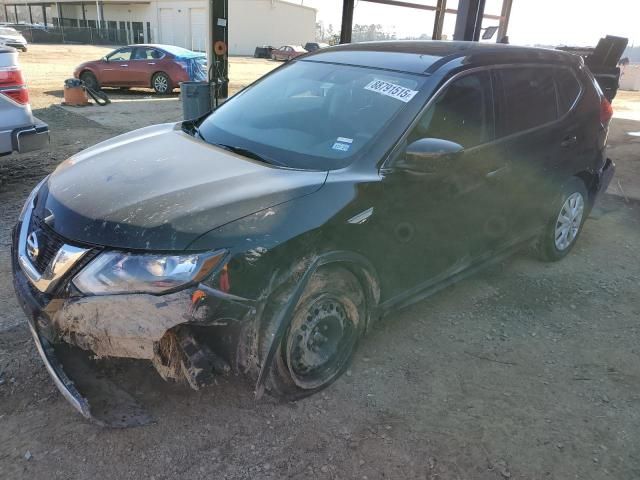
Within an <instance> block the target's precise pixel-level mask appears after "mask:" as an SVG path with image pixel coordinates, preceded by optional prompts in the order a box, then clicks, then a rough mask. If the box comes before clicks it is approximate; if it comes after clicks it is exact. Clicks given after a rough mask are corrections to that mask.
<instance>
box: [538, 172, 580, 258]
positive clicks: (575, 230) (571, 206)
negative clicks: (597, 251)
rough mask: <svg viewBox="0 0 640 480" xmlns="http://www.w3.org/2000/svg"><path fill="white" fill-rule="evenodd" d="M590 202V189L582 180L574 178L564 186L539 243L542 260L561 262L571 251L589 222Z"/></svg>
mask: <svg viewBox="0 0 640 480" xmlns="http://www.w3.org/2000/svg"><path fill="white" fill-rule="evenodd" d="M587 202H588V194H587V189H586V188H585V185H584V183H583V182H582V180H580V179H578V178H575V179H572V180H571V181H570V182H568V183H567V184H566V185H565V186H564V188H563V190H562V194H561V195H560V196H559V197H558V200H557V201H556V204H555V206H554V208H553V210H552V214H551V218H550V219H549V222H548V223H547V225H546V227H545V230H544V232H543V233H542V234H541V236H540V237H539V239H538V254H539V256H540V257H541V259H542V260H545V261H550V262H554V261H558V260H560V259H562V258H564V257H565V256H567V254H568V253H569V252H570V251H571V249H572V248H573V246H574V245H575V243H576V241H577V239H578V235H580V232H581V231H582V225H584V221H585V219H586V215H585V213H586V211H587Z"/></svg>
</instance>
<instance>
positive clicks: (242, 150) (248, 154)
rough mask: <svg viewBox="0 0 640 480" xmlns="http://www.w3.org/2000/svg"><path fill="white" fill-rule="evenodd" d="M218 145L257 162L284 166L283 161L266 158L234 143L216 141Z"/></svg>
mask: <svg viewBox="0 0 640 480" xmlns="http://www.w3.org/2000/svg"><path fill="white" fill-rule="evenodd" d="M215 145H216V146H218V147H221V148H224V149H225V150H229V151H230V152H233V153H237V154H238V155H242V156H243V157H247V158H252V159H253V160H258V161H259V162H263V163H268V164H270V165H279V166H284V163H280V162H278V161H276V160H273V159H272V158H266V157H263V156H262V155H260V154H259V153H256V152H254V151H252V150H249V149H247V148H243V147H237V146H234V145H225V144H224V143H216V144H215Z"/></svg>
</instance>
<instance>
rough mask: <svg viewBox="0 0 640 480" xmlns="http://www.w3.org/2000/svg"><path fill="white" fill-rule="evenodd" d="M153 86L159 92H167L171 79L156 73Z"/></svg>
mask: <svg viewBox="0 0 640 480" xmlns="http://www.w3.org/2000/svg"><path fill="white" fill-rule="evenodd" d="M153 88H155V90H156V92H158V93H165V92H166V91H167V90H168V89H169V81H168V80H167V77H165V76H164V75H156V77H155V78H154V79H153Z"/></svg>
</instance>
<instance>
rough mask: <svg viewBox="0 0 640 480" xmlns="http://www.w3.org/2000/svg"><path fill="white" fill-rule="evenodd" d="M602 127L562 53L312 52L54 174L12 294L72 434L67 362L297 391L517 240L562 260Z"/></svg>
mask: <svg viewBox="0 0 640 480" xmlns="http://www.w3.org/2000/svg"><path fill="white" fill-rule="evenodd" d="M611 115H612V109H611V105H610V104H609V102H608V101H607V100H606V99H605V98H604V97H603V95H602V93H601V91H600V90H599V87H598V86H597V84H596V83H595V81H594V78H593V76H592V75H591V73H590V72H589V70H588V69H587V68H586V67H585V65H584V63H583V61H582V59H581V58H580V57H579V56H576V55H572V54H569V53H565V52H560V51H553V50H543V49H535V48H520V47H515V46H509V45H488V44H478V43H464V42H382V43H363V44H355V45H342V46H337V47H333V48H328V49H322V50H319V51H318V52H317V53H313V54H309V55H305V56H304V57H302V58H300V59H296V60H295V61H292V62H291V63H290V64H288V65H286V66H284V67H281V68H278V69H276V70H275V71H273V72H272V73H270V74H269V75H267V76H265V77H264V78H262V79H260V80H259V81H257V82H256V83H254V84H253V85H251V86H250V87H248V88H246V89H245V90H243V91H242V92H240V93H238V94H237V95H235V96H234V97H233V98H231V99H230V100H229V101H227V102H226V103H225V104H223V105H222V107H220V108H219V109H218V110H216V111H215V112H213V113H212V114H210V115H209V116H206V117H205V118H202V119H200V120H197V121H192V122H183V123H178V124H164V125H158V126H152V127H148V128H143V129H141V130H137V131H134V132H130V133H127V134H125V135H122V136H119V137H116V138H113V139H111V140H108V141H106V142H104V143H101V144H99V145H96V146H94V147H91V148H89V149H87V150H85V151H83V152H81V153H79V154H77V155H74V156H73V157H71V158H70V159H68V160H67V161H65V162H63V163H62V164H61V165H60V166H59V167H58V168H57V170H56V171H55V172H54V173H53V174H51V176H50V177H48V178H46V179H45V180H43V181H42V183H41V184H40V185H39V186H38V187H37V188H36V189H35V190H34V191H33V193H32V194H31V196H30V197H29V198H28V200H27V203H26V205H25V207H24V210H23V212H22V214H21V216H20V219H19V222H18V225H17V227H16V229H15V234H14V239H13V260H14V271H15V275H14V280H15V288H16V292H17V294H18V297H19V299H20V301H21V303H22V305H23V307H24V310H25V312H26V313H27V316H28V318H29V322H30V325H31V328H32V331H33V334H34V338H35V341H36V342H37V344H38V347H39V349H40V351H41V353H42V356H43V359H44V361H45V363H46V364H47V365H48V368H49V370H50V372H51V373H52V376H53V378H54V380H55V381H56V384H57V385H58V387H59V388H60V389H61V391H62V392H63V393H64V394H65V396H66V397H67V398H68V399H69V400H70V401H71V402H72V403H73V404H74V406H75V407H76V408H77V409H78V410H80V411H81V412H82V413H83V414H84V415H86V416H88V417H89V416H91V412H90V410H89V403H88V402H87V401H86V399H85V398H84V397H83V396H82V394H81V393H80V392H79V391H78V390H77V389H76V385H74V384H73V383H72V382H71V380H70V379H69V378H68V377H67V375H66V374H65V372H64V369H63V368H62V366H61V364H60V363H59V362H58V360H56V352H57V351H58V350H59V349H61V348H63V347H64V348H66V349H68V348H69V347H68V345H73V346H74V348H75V347H80V349H82V350H84V351H90V352H93V354H95V355H97V356H98V357H129V358H138V359H147V360H150V361H152V362H153V364H154V366H155V367H156V369H157V370H158V372H159V373H160V374H161V375H162V376H163V377H164V378H172V379H182V380H186V381H188V382H189V384H190V385H192V386H193V387H194V388H198V387H199V386H200V385H203V384H206V383H209V382H210V381H211V379H212V376H213V375H215V374H224V373H226V372H229V371H235V372H241V373H243V374H246V375H248V376H249V377H250V378H253V380H254V382H255V385H256V393H257V395H258V396H259V395H260V394H261V393H262V392H263V391H264V389H265V388H266V389H268V390H269V391H270V392H272V393H273V394H275V395H278V396H282V397H285V398H297V397H300V396H304V395H308V394H310V393H313V392H316V391H317V390H319V389H321V388H323V387H326V386H327V385H328V384H329V383H331V382H332V381H333V380H335V379H336V378H337V377H338V376H339V375H340V374H341V373H342V372H343V371H344V369H345V368H346V365H347V364H348V362H349V360H350V358H351V356H352V355H353V352H354V349H355V346H356V344H357V342H358V340H359V338H360V337H361V335H362V334H363V333H364V332H365V331H366V330H367V329H368V328H370V326H371V324H372V322H374V321H375V320H376V319H377V318H379V317H380V316H381V315H383V314H385V313H388V312H392V311H394V310H395V309H397V308H399V307H401V306H404V305H407V304H409V303H410V302H413V301H415V300H417V299H420V298H423V297H424V296H425V295H428V294H430V293H433V292H434V291H436V290H438V289H440V288H442V287H443V286H446V285H448V284H451V283H452V282H453V281H456V280H458V279H460V278H462V277H464V276H465V275H468V274H470V273H472V272H475V271H477V270H478V269H480V268H481V267H483V266H485V265H487V264H488V263H490V262H492V261H495V260H496V259H498V258H502V257H503V256H504V255H506V254H509V253H510V252H513V251H514V250H515V249H517V248H519V247H521V246H523V245H528V244H531V243H532V242H535V245H536V246H537V249H538V252H539V254H540V256H541V258H543V259H545V260H558V259H560V258H562V257H564V256H565V255H567V253H568V252H569V251H570V250H571V248H572V247H573V246H574V244H575V242H576V239H577V237H578V235H579V233H580V229H581V227H582V225H583V223H584V221H585V219H586V218H587V215H588V213H589V211H590V209H591V208H592V206H593V204H594V202H595V200H596V197H597V196H598V194H599V193H600V192H602V191H603V190H605V189H606V187H607V185H608V183H609V182H610V180H611V177H612V175H613V172H614V165H613V164H612V162H611V161H610V160H608V159H607V157H606V155H605V143H606V138H607V132H608V123H609V120H610V118H611ZM65 345H66V346H65Z"/></svg>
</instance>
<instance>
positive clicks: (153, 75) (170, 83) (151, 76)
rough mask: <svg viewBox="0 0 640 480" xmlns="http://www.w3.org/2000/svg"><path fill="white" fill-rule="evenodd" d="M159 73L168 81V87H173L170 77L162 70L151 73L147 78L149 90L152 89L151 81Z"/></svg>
mask: <svg viewBox="0 0 640 480" xmlns="http://www.w3.org/2000/svg"><path fill="white" fill-rule="evenodd" d="M159 73H162V74H164V75H166V76H167V78H168V79H169V86H174V85H173V80H172V79H171V75H169V74H168V73H167V72H166V71H164V70H156V71H155V72H153V73H152V74H151V75H150V76H149V88H153V79H154V77H155V76H156V75H158V74H159Z"/></svg>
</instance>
